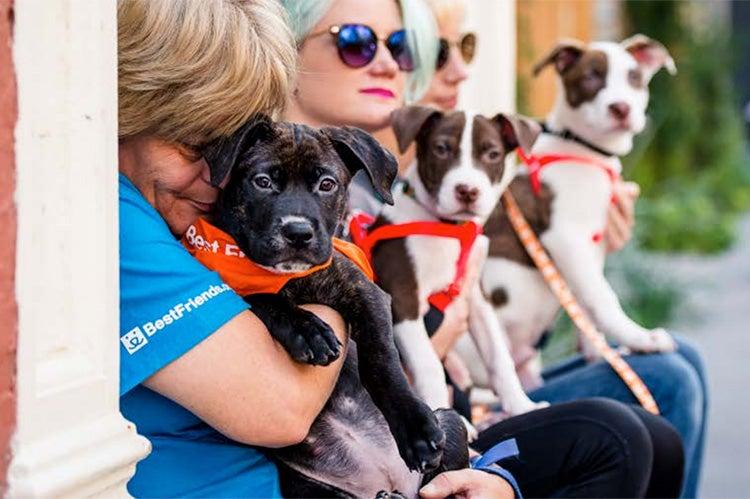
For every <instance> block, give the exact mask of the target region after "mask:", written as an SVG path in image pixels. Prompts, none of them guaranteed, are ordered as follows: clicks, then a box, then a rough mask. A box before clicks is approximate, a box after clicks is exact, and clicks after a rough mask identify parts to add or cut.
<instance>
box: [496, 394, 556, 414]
mask: <svg viewBox="0 0 750 499" xmlns="http://www.w3.org/2000/svg"><path fill="white" fill-rule="evenodd" d="M546 407H549V402H534V401H532V400H531V399H529V398H528V397H524V398H523V399H519V400H517V401H514V402H513V403H510V404H506V403H503V411H505V412H506V413H508V415H510V416H518V415H519V414H525V413H527V412H531V411H535V410H537V409H544V408H546Z"/></svg>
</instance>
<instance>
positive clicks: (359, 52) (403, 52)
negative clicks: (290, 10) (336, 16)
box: [307, 24, 414, 71]
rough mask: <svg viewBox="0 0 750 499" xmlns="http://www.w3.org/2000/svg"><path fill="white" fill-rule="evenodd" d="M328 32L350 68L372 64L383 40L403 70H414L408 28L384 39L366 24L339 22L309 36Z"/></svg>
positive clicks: (342, 60) (342, 58)
mask: <svg viewBox="0 0 750 499" xmlns="http://www.w3.org/2000/svg"><path fill="white" fill-rule="evenodd" d="M326 33H329V34H330V35H331V36H333V37H334V38H335V39H336V48H337V49H338V52H339V58H340V59H341V62H343V63H344V64H346V65H347V66H349V67H350V68H361V67H364V66H367V65H368V64H370V63H371V62H372V61H373V59H375V54H377V52H378V42H379V41H383V42H385V46H386V48H387V49H388V51H389V52H390V53H391V56H392V57H393V60H394V61H396V64H398V68H399V69H400V70H401V71H413V70H414V59H413V58H412V56H411V51H410V50H409V45H408V43H407V40H406V30H403V29H400V30H398V31H394V32H393V33H391V34H390V35H388V38H386V39H385V40H383V39H382V38H378V36H377V35H376V34H375V31H374V30H373V29H372V28H371V27H369V26H367V25H365V24H341V25H338V24H337V25H334V26H331V27H330V28H328V30H327V31H323V32H320V33H314V34H312V35H309V36H308V37H307V38H312V37H315V36H320V35H324V34H326Z"/></svg>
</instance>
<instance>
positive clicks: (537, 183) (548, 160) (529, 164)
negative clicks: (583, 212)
mask: <svg viewBox="0 0 750 499" xmlns="http://www.w3.org/2000/svg"><path fill="white" fill-rule="evenodd" d="M518 157H519V158H520V159H521V161H523V163H524V164H525V165H526V168H527V169H528V171H529V182H530V183H531V188H532V190H533V191H534V194H536V195H537V196H538V195H539V193H540V192H541V191H542V180H541V178H540V177H539V176H540V174H541V173H542V170H543V169H544V168H546V167H547V166H549V165H551V164H553V163H560V162H563V161H572V162H575V163H577V164H582V165H587V166H593V167H595V168H599V169H600V170H603V171H604V173H606V174H607V177H608V178H609V181H610V183H611V184H612V185H613V186H614V184H615V183H616V182H617V181H618V180H619V179H620V174H619V173H618V172H616V171H615V170H614V169H613V168H612V167H611V166H609V165H608V164H607V163H605V162H604V161H600V160H598V159H595V158H587V157H585V156H574V155H572V154H545V155H543V156H535V155H533V154H526V153H525V152H524V151H523V149H521V148H520V147H519V148H518ZM610 202H611V203H614V202H615V195H614V193H613V194H612V196H611V197H610ZM591 240H592V241H594V243H597V244H598V243H599V242H601V240H602V232H601V231H600V232H596V233H594V234H593V235H592V236H591Z"/></svg>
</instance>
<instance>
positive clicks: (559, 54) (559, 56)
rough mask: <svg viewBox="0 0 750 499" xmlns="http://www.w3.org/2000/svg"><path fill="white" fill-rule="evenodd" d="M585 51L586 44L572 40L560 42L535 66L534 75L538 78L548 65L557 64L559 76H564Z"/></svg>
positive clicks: (556, 68)
mask: <svg viewBox="0 0 750 499" xmlns="http://www.w3.org/2000/svg"><path fill="white" fill-rule="evenodd" d="M585 50H586V44H584V43H583V42H582V41H580V40H574V39H572V38H568V39H564V40H560V41H559V42H558V43H557V46H556V47H555V48H553V49H552V50H551V51H550V52H549V53H548V54H547V55H546V56H544V57H543V58H542V59H541V60H540V61H539V62H537V63H536V64H535V65H534V68H533V69H532V72H533V75H534V76H538V75H539V73H540V72H541V71H542V70H543V69H544V68H545V67H547V65H548V64H552V63H554V64H555V70H556V71H557V72H558V74H563V73H565V72H566V71H567V70H568V69H570V68H571V67H572V66H573V64H575V63H576V62H577V61H578V59H580V58H581V56H582V55H583V52H584V51H585Z"/></svg>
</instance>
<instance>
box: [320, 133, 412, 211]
mask: <svg viewBox="0 0 750 499" xmlns="http://www.w3.org/2000/svg"><path fill="white" fill-rule="evenodd" d="M320 131H321V132H322V133H323V134H325V135H326V136H327V137H328V138H329V139H330V140H331V144H332V145H333V148H334V149H335V150H336V154H338V155H339V157H340V158H341V161H343V162H344V165H346V167H347V168H348V169H349V172H350V173H351V174H352V176H353V175H354V174H355V173H357V171H359V170H365V171H366V172H367V175H369V177H370V181H371V182H372V185H373V186H374V187H375V191H376V192H377V193H378V194H379V195H380V197H381V198H382V199H383V200H384V201H385V202H386V203H388V204H393V196H392V195H391V185H392V184H393V181H394V180H395V179H396V175H397V174H398V162H397V161H396V158H394V157H393V154H391V153H390V152H389V151H388V150H386V149H385V148H384V147H383V146H381V145H380V143H379V142H378V141H377V140H375V139H374V138H373V136H372V135H370V134H369V133H367V132H365V131H364V130H360V129H359V128H355V127H351V126H345V127H323V128H321V129H320Z"/></svg>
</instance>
